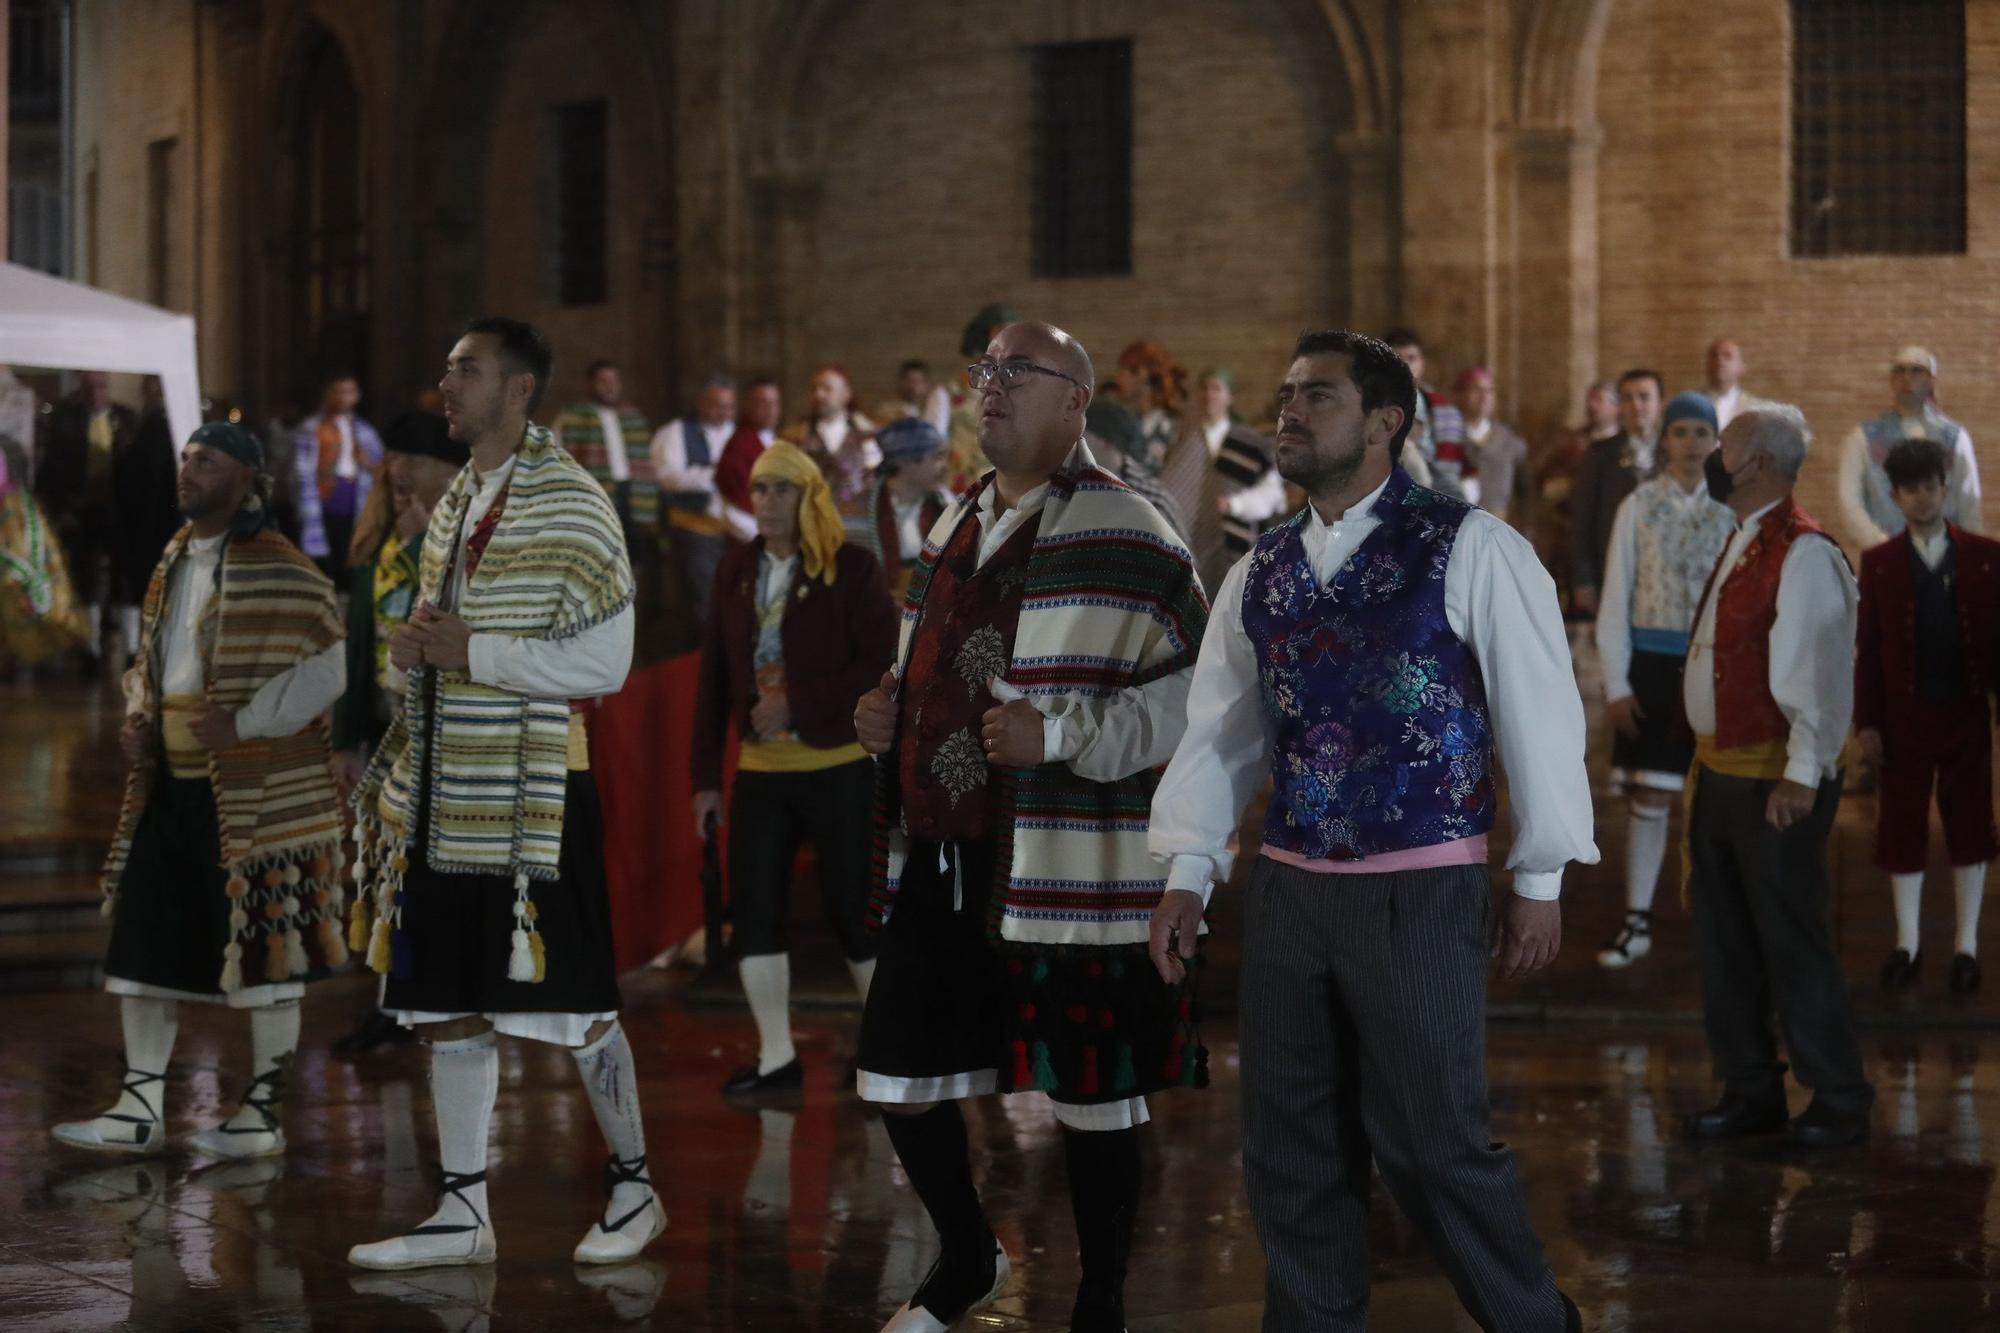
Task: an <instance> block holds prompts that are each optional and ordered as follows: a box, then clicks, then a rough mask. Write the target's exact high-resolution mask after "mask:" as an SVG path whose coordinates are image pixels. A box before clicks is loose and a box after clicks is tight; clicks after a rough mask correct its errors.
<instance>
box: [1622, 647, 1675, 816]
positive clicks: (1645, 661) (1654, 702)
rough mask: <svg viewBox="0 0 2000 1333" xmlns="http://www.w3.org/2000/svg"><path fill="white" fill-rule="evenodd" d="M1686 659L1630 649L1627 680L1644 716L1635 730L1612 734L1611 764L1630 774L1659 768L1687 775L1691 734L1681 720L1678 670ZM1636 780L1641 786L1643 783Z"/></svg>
mask: <svg viewBox="0 0 2000 1333" xmlns="http://www.w3.org/2000/svg"><path fill="white" fill-rule="evenodd" d="M1686 668H1687V659H1686V658H1685V657H1679V656H1676V655H1674V654H1672V653H1649V652H1647V651H1646V650H1645V649H1643V648H1634V649H1633V650H1632V667H1631V671H1630V673H1629V676H1628V678H1629V680H1630V681H1631V684H1632V697H1633V698H1635V699H1637V700H1638V701H1639V707H1640V708H1641V709H1642V710H1643V711H1644V712H1645V714H1646V715H1645V717H1643V718H1641V719H1640V721H1639V734H1638V735H1637V736H1627V735H1625V734H1624V733H1623V732H1620V731H1613V732H1612V733H1611V766H1612V767H1613V768H1615V769H1622V770H1624V771H1625V772H1626V773H1628V774H1638V773H1661V774H1668V775H1671V776H1672V777H1674V778H1676V779H1679V778H1682V777H1685V776H1686V774H1687V771H1688V765H1689V764H1691V763H1693V762H1694V737H1693V736H1691V735H1689V734H1688V731H1687V728H1686V727H1684V726H1682V725H1681V721H1680V719H1681V675H1682V673H1683V672H1684V671H1685V670H1686ZM1640 785H1642V786H1643V785H1645V784H1644V783H1641V784H1640Z"/></svg>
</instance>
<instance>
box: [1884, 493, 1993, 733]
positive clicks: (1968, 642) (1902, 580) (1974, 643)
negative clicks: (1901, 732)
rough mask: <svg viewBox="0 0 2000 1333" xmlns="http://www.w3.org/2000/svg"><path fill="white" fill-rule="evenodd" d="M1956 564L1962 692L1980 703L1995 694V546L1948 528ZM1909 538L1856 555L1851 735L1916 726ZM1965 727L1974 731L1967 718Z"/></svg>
mask: <svg viewBox="0 0 2000 1333" xmlns="http://www.w3.org/2000/svg"><path fill="white" fill-rule="evenodd" d="M1946 530H1947V531H1949V532H1950V534H1951V544H1952V547H1953V550H1954V552H1955V554H1956V563H1957V574H1956V578H1957V587H1956V591H1957V598H1956V600H1957V603H1958V635H1959V648H1960V651H1961V653H1962V654H1963V656H1964V666H1965V683H1966V692H1967V694H1969V695H1971V696H1972V697H1973V698H1974V699H1977V700H1979V701H1980V702H1982V703H1983V702H1984V701H1985V700H1986V698H1987V696H1988V695H1990V694H1992V693H1994V692H1995V691H1996V689H2000V680H1996V677H1995V671H1996V669H2000V642H1996V640H2000V625H1996V620H2000V541H1994V540H1993V539H1992V538H1990V537H1981V536H1979V535H1977V534H1975V533H1970V532H1966V531H1964V530H1963V529H1961V528H1958V527H1955V526H1952V525H1950V524H1947V525H1946ZM1912 558H1913V557H1912V555H1911V553H1910V534H1909V533H1908V532H1901V533H1898V534H1896V535H1895V536H1894V537H1891V538H1890V539H1889V540H1888V541H1886V542H1883V543H1881V544H1880V545H1879V546H1871V547H1869V548H1868V549H1867V550H1866V551H1863V552H1862V553H1861V607H1860V620H1859V623H1858V624H1857V626H1856V629H1855V658H1854V729H1855V730H1856V731H1868V730H1871V729H1873V730H1876V731H1893V730H1898V729H1900V728H1905V727H1909V726H1911V725H1914V724H1915V723H1916V720H1917V719H1916V712H1915V709H1914V707H1913V705H1914V704H1915V703H1916V700H1917V699H1918V697H1919V693H1920V691H1919V687H1918V681H1917V599H1916V592H1915V588H1914V585H1913V584H1912V581H1911V578H1910V561H1911V559H1912ZM1967 725H1973V720H1972V719H1970V718H1968V719H1967Z"/></svg>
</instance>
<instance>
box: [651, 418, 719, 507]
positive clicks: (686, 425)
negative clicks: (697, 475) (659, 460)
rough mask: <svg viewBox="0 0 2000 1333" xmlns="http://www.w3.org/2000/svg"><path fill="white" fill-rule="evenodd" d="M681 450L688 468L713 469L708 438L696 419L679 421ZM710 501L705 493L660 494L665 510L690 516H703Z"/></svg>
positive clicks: (713, 458)
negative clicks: (682, 511) (686, 513)
mask: <svg viewBox="0 0 2000 1333" xmlns="http://www.w3.org/2000/svg"><path fill="white" fill-rule="evenodd" d="M680 430H681V449H682V451H683V452H684V453H685V454H686V456H687V465H688V466H689V467H713V466H714V465H715V461H716V460H715V457H714V455H713V454H712V453H711V452H710V450H709V447H708V436H707V435H705V434H704V433H703V432H702V429H701V421H700V419H699V418H697V417H682V418H681V421H680ZM710 499H711V496H710V494H709V493H708V492H707V491H667V490H663V491H661V492H660V504H661V505H662V506H663V507H664V508H667V509H679V510H684V511H686V512H688V513H691V514H705V513H707V512H708V505H709V501H710Z"/></svg>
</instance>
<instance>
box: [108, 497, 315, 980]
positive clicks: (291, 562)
mask: <svg viewBox="0 0 2000 1333" xmlns="http://www.w3.org/2000/svg"><path fill="white" fill-rule="evenodd" d="M192 531H193V529H192V528H189V527H184V528H182V529H181V530H180V531H179V532H178V533H176V534H175V536H174V539H173V540H172V541H171V542H170V543H168V545H167V549H166V553H165V554H164V555H163V556H162V557H161V558H160V563H159V565H158V566H157V567H156V568H155V569H154V570H153V579H152V582H151V583H150V584H149V585H147V588H146V601H145V609H144V613H143V618H142V620H141V622H140V623H141V630H140V635H139V657H138V662H137V664H136V665H135V666H134V667H133V668H132V670H131V671H130V672H129V673H127V675H126V678H125V694H126V707H127V710H128V711H131V712H138V713H142V714H143V715H144V716H145V717H146V718H147V719H149V720H150V721H151V722H153V724H154V725H155V727H157V726H158V724H159V717H160V689H159V669H160V663H159V660H158V659H159V654H158V651H157V645H158V643H159V633H160V626H161V624H162V622H163V618H164V613H165V612H166V610H167V608H166V606H165V602H166V598H167V589H168V588H169V587H170V586H171V582H172V576H173V569H174V565H175V563H176V562H178V561H179V560H180V558H181V555H182V553H183V552H184V551H185V550H186V549H187V542H188V535H189V533H190V532H192ZM221 579H222V582H221V588H220V590H219V593H218V595H217V596H216V597H215V599H214V600H213V601H212V602H211V603H210V604H209V610H208V615H209V617H211V622H210V623H211V627H212V629H213V636H212V639H211V636H210V634H209V632H208V629H207V628H205V629H204V632H203V635H202V638H203V640H204V641H205V642H213V644H214V648H213V650H212V652H211V654H210V657H209V663H208V666H209V670H208V680H209V685H208V699H209V701H210V702H211V703H213V704H215V705H217V706H218V707H221V708H224V709H228V710H229V711H231V712H235V711H237V710H240V709H241V708H242V707H243V706H244V705H245V704H247V703H249V702H250V699H251V697H252V696H253V695H255V694H256V693H257V691H258V690H259V689H261V688H262V687H263V686H264V684H265V683H266V682H268V681H270V680H272V679H274V678H276V677H277V676H279V675H282V674H283V673H284V672H286V671H289V670H291V669H292V668H293V667H295V666H297V665H299V664H300V663H301V662H303V661H305V660H306V659H307V658H310V657H313V656H315V655H317V654H319V653H321V652H324V651H325V650H326V649H328V648H330V647H332V646H333V645H334V644H336V643H339V642H340V641H341V638H342V636H343V631H342V626H341V623H340V613H339V610H338V608H337V606H336V604H335V602H334V596H333V585H332V584H331V583H330V582H328V581H327V578H326V576H325V575H324V574H321V573H320V572H319V570H317V569H316V568H314V567H313V564H312V562H311V561H310V560H308V559H306V557H305V556H304V555H302V554H300V552H299V550H298V548H297V547H295V546H293V545H292V544H291V543H290V542H288V541H286V540H285V538H284V537H283V536H281V535H280V534H279V533H278V532H277V531H275V530H273V529H266V530H264V531H262V532H259V533H256V534H255V535H253V536H249V537H236V538H232V539H231V540H230V541H229V543H228V544H227V546H226V548H225V549H224V552H223V558H222V567H221ZM158 773H159V767H158V765H146V766H142V767H137V768H134V769H133V770H132V772H131V775H130V776H129V777H128V778H127V779H126V783H125V806H124V809H123V811H122V812H121V814H120V815H119V820H118V832H117V835H116V836H115V837H114V838H113V840H112V844H111V854H110V856H109V858H108V859H107V860H106V862H105V866H104V893H105V903H104V914H105V915H106V916H110V915H112V913H113V912H114V911H115V900H116V897H117V893H118V885H119V881H120V880H121V879H122V877H123V875H124V871H125V865H126V860H127V858H128V857H129V856H130V854H131V850H132V834H133V832H134V831H135V830H136V829H137V828H138V825H139V816H140V814H141V813H142V812H143V811H144V810H145V808H146V802H147V800H148V798H149V797H150V796H151V794H152V784H153V782H154V780H155V779H156V777H157V776H158ZM208 776H209V783H210V785H211V786H212V787H213V788H214V790H215V809H216V815H217V818H218V821H219V823H220V825H221V830H222V845H221V847H220V848H219V849H218V854H219V856H220V859H221V862H222V864H223V865H224V866H225V867H226V868H227V869H228V871H229V879H228V883H227V887H226V889H225V892H226V893H227V894H228V895H229V898H230V899H231V902H230V909H231V910H230V927H231V933H230V939H229V943H228V944H227V945H226V946H224V949H223V969H222V976H221V979H220V982H219V985H220V988H221V989H222V990H223V991H224V992H225V993H234V992H236V991H238V990H240V989H242V988H243V986H244V985H246V984H248V985H252V986H255V985H260V984H263V983H266V982H273V981H284V980H286V979H288V978H292V977H299V976H303V975H304V974H305V973H306V972H308V971H310V970H313V969H314V968H315V967H316V966H337V965H338V964H340V963H343V962H345V961H347V948H346V944H345V942H344V941H343V940H342V938H341V933H340V921H341V918H342V917H343V916H344V915H345V906H344V902H343V894H342V890H341V880H340V858H341V853H340V812H339V809H340V808H339V804H338V800H337V798H336V796H335V794H334V788H333V776H332V773H331V770H330V769H329V768H328V765H327V737H326V729H325V727H324V726H323V725H321V724H319V723H317V722H316V723H314V724H313V725H312V726H309V727H307V728H306V729H305V730H304V731H301V732H299V733H298V734H297V735H294V736H280V737H274V738H271V739H268V740H246V741H241V742H239V743H238V744H236V745H235V746H233V747H231V748H230V749H228V750H224V751H222V752H221V753H219V754H211V755H210V756H209V760H208ZM308 932H310V937H308ZM260 942H261V943H262V946H263V947H262V948H261V949H258V948H252V949H250V950H248V951H247V952H246V949H245V946H246V945H252V946H254V945H257V944H258V943H260ZM246 978H247V981H246Z"/></svg>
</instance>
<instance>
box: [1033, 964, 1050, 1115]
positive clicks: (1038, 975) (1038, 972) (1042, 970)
mask: <svg viewBox="0 0 2000 1333" xmlns="http://www.w3.org/2000/svg"><path fill="white" fill-rule="evenodd" d="M1028 979H1029V980H1030V981H1034V982H1037V983H1039V982H1043V981H1047V980H1048V979H1049V960H1048V959H1046V958H1037V959H1036V960H1035V965H1034V966H1033V967H1031V968H1029V969H1028ZM1050 1086H1054V1085H1053V1084H1051V1085H1050Z"/></svg>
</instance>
